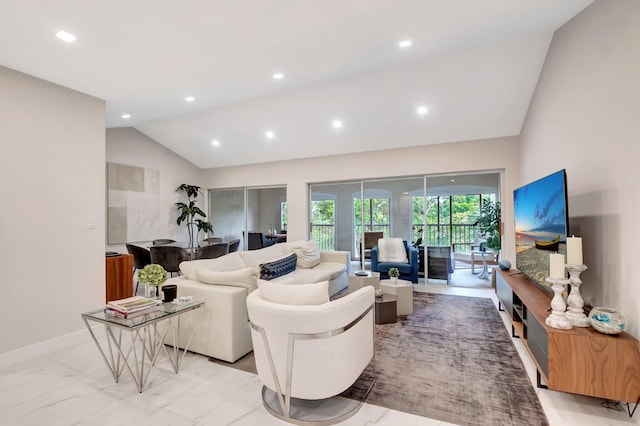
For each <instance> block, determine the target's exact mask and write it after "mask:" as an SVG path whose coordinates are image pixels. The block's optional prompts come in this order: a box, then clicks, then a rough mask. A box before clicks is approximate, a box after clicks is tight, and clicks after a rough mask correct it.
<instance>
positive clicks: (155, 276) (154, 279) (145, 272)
mask: <svg viewBox="0 0 640 426" xmlns="http://www.w3.org/2000/svg"><path fill="white" fill-rule="evenodd" d="M166 280H167V271H165V269H164V268H163V267H162V266H160V265H157V264H155V263H152V264H150V265H147V266H145V267H144V268H143V269H141V270H139V271H138V281H140V282H141V283H144V284H149V285H152V286H154V287H159V286H161V285H162V284H163V283H164V282H165V281H166Z"/></svg>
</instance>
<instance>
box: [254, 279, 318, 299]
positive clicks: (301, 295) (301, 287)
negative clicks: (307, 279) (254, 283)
mask: <svg viewBox="0 0 640 426" xmlns="http://www.w3.org/2000/svg"><path fill="white" fill-rule="evenodd" d="M258 288H259V289H260V297H262V298H263V299H264V300H266V301H269V302H273V303H280V304H282V305H322V304H323V303H328V302H329V281H322V282H319V283H313V284H293V283H290V284H283V283H281V282H273V281H265V280H258Z"/></svg>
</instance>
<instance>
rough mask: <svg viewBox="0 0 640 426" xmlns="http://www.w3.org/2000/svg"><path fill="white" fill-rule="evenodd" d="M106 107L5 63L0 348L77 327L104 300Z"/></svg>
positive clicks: (0, 135)
mask: <svg viewBox="0 0 640 426" xmlns="http://www.w3.org/2000/svg"><path fill="white" fill-rule="evenodd" d="M104 111H105V106H104V101H102V100H99V99H96V98H93V97H90V96H87V95H83V94H81V93H78V92H74V91H72V90H69V89H66V88H63V87H61V86H57V85H54V84H51V83H48V82H45V81H43V80H39V79H36V78H33V77H30V76H27V75H25V74H22V73H19V72H16V71H13V70H9V69H7V68H3V67H0V143H1V145H0V146H1V149H2V156H1V158H2V159H1V160H0V199H1V200H2V201H1V202H0V235H1V237H0V253H2V255H1V256H0V259H1V260H0V270H1V271H2V274H3V277H2V286H1V288H2V310H0V336H2V338H1V339H0V353H5V352H9V351H13V350H16V349H19V348H22V347H25V346H28V345H31V344H35V343H39V342H43V341H45V340H49V339H53V338H55V337H58V336H61V335H64V334H69V333H71V332H74V331H77V330H80V329H82V328H83V327H84V323H83V322H82V320H81V318H80V314H81V313H82V312H86V311H89V310H91V309H96V308H99V307H100V306H102V305H103V304H104V301H105V300H104V298H105V277H104V271H105V267H104V262H105V261H104V242H105V237H104V235H105V234H104V223H105V214H104V200H105V155H104V140H105V135H104V129H105V123H104V113H105V112H104ZM90 218H93V219H90ZM90 221H92V222H93V223H95V229H89V222H90Z"/></svg>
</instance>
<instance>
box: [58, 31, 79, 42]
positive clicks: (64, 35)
mask: <svg viewBox="0 0 640 426" xmlns="http://www.w3.org/2000/svg"><path fill="white" fill-rule="evenodd" d="M56 37H58V38H59V39H60V40H64V41H66V42H67V43H73V42H74V41H76V36H74V35H73V34H71V33H68V32H66V31H58V32H57V33H56Z"/></svg>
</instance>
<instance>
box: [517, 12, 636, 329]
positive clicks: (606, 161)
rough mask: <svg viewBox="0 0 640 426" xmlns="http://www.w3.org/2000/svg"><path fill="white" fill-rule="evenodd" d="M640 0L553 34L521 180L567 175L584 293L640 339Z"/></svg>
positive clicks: (528, 128) (525, 139)
mask: <svg viewBox="0 0 640 426" xmlns="http://www.w3.org/2000/svg"><path fill="white" fill-rule="evenodd" d="M639 41H640V2H638V1H635V0H618V1H615V2H608V1H596V2H594V3H593V4H592V5H591V6H589V7H588V8H587V9H585V10H584V11H583V12H582V13H580V14H579V15H577V16H576V17H575V18H573V19H572V20H571V21H569V22H568V23H567V24H565V25H564V26H563V27H562V28H561V29H559V30H558V31H557V32H556V34H555V35H554V37H553V41H552V43H551V47H550V50H549V52H548V55H547V59H546V62H545V65H544V68H543V71H542V74H541V76H540V80H539V82H538V87H537V89H536V92H535V96H534V98H533V100H532V103H531V106H530V109H529V112H528V115H527V118H526V121H525V125H524V127H523V131H522V135H521V144H522V158H521V170H522V178H521V180H520V181H519V182H518V183H519V184H523V183H527V182H529V181H532V180H535V179H538V178H540V177H542V176H545V175H547V174H549V173H551V172H554V171H556V170H559V169H562V168H565V169H566V170H567V187H568V191H569V222H570V232H571V233H574V234H575V235H576V236H581V237H582V238H583V251H584V262H585V264H586V265H587V266H588V268H589V269H588V270H587V271H586V272H585V273H584V274H583V275H582V278H583V285H582V287H581V289H580V291H581V293H582V294H583V296H584V297H585V299H587V300H588V301H589V302H591V303H592V304H593V305H596V306H597V305H604V306H609V307H613V308H616V309H619V310H620V311H621V312H622V313H623V315H624V316H625V317H626V319H627V327H628V331H629V332H630V333H631V334H632V335H634V336H635V337H640V296H639V295H640V280H638V269H637V262H638V242H639V241H640V231H639V229H640V226H639V225H638V223H639V220H640V219H639V217H638V212H639V211H640V191H638V182H640V167H639V166H638V161H639V159H640V141H639V140H638V139H639V136H640V78H639V76H640V55H638V43H639Z"/></svg>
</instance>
